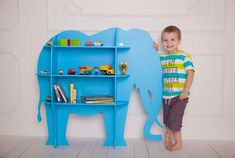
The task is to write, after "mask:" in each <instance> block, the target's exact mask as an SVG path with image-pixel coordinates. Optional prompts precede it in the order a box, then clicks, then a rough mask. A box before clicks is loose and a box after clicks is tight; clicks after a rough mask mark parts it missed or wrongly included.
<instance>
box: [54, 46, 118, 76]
mask: <svg viewBox="0 0 235 158" xmlns="http://www.w3.org/2000/svg"><path fill="white" fill-rule="evenodd" d="M97 54H98V55H97ZM114 56H115V53H114V49H86V48H84V49H82V48H81V49H77V48H69V49H68V48H59V49H56V50H55V51H54V53H53V63H55V64H53V65H54V66H53V74H58V71H59V70H60V69H62V70H63V71H64V73H65V74H67V71H68V69H75V70H76V74H78V71H79V66H91V67H92V69H94V67H96V66H97V67H100V66H101V65H108V64H111V65H112V67H113V68H114V62H115V59H114ZM92 72H93V74H94V71H92Z"/></svg>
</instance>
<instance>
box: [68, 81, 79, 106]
mask: <svg viewBox="0 0 235 158" xmlns="http://www.w3.org/2000/svg"><path fill="white" fill-rule="evenodd" d="M69 87H70V103H76V102H77V99H76V98H77V90H76V89H75V88H74V83H72V82H71V83H70V84H69Z"/></svg>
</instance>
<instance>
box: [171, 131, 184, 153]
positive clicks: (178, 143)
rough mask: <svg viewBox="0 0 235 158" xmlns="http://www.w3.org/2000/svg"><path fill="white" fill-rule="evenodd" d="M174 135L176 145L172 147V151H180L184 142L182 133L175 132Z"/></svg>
mask: <svg viewBox="0 0 235 158" xmlns="http://www.w3.org/2000/svg"><path fill="white" fill-rule="evenodd" d="M173 135H174V137H175V144H174V145H172V148H171V149H172V150H173V151H175V150H179V149H181V148H182V142H181V131H177V132H173Z"/></svg>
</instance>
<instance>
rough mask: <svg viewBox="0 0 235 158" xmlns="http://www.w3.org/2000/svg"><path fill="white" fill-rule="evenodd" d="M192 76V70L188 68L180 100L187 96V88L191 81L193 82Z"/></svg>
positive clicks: (188, 88)
mask: <svg viewBox="0 0 235 158" xmlns="http://www.w3.org/2000/svg"><path fill="white" fill-rule="evenodd" d="M193 77H194V70H188V71H187V78H186V81H185V85H184V89H183V91H182V93H181V94H180V99H181V100H183V99H186V98H187V97H188V92H189V90H190V88H191V86H192V83H193Z"/></svg>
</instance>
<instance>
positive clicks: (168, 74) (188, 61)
mask: <svg viewBox="0 0 235 158" xmlns="http://www.w3.org/2000/svg"><path fill="white" fill-rule="evenodd" d="M160 60H161V64H162V72H163V98H164V99H170V98H173V97H176V96H178V95H180V94H181V92H182V90H183V88H184V85H185V80H186V78H187V73H186V72H187V71H188V70H193V71H194V66H193V62H192V58H191V56H190V55H189V54H188V53H185V52H184V51H177V52H175V53H171V54H167V55H161V57H160Z"/></svg>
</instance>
